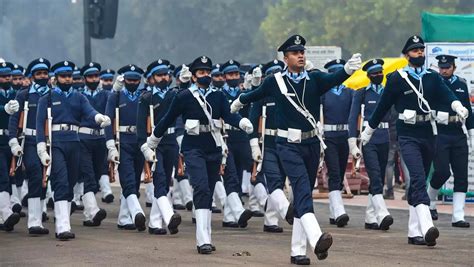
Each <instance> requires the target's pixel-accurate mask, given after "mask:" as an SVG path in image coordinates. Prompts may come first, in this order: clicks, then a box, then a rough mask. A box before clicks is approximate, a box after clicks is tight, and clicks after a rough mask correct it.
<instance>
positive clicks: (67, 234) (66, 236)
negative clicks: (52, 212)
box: [56, 231, 76, 241]
mask: <svg viewBox="0 0 474 267" xmlns="http://www.w3.org/2000/svg"><path fill="white" fill-rule="evenodd" d="M75 237H76V236H75V235H74V233H71V232H69V231H66V232H62V233H59V234H56V238H57V239H59V240H60V241H67V240H69V239H74V238H75Z"/></svg>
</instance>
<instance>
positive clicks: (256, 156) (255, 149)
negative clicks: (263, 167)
mask: <svg viewBox="0 0 474 267" xmlns="http://www.w3.org/2000/svg"><path fill="white" fill-rule="evenodd" d="M250 148H251V149H252V159H253V161H255V162H262V151H261V150H260V146H259V145H258V138H252V139H250Z"/></svg>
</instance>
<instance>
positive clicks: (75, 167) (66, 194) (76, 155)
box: [50, 141, 81, 201]
mask: <svg viewBox="0 0 474 267" xmlns="http://www.w3.org/2000/svg"><path fill="white" fill-rule="evenodd" d="M52 154H53V155H52V162H51V164H52V165H51V177H50V178H51V189H52V190H53V191H54V201H61V200H67V201H71V200H72V198H73V187H74V185H75V184H76V182H77V179H78V176H79V166H80V154H81V146H80V143H79V142H77V141H69V142H54V141H53V149H52Z"/></svg>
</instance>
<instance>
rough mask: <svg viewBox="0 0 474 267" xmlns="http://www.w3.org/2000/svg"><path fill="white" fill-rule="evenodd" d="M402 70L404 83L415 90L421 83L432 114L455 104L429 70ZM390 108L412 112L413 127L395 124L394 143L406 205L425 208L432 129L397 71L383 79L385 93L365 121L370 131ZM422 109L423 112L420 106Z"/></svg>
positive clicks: (439, 78) (427, 202) (440, 79)
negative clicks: (406, 178)
mask: <svg viewBox="0 0 474 267" xmlns="http://www.w3.org/2000/svg"><path fill="white" fill-rule="evenodd" d="M403 70H404V71H406V72H407V73H408V79H409V80H410V81H411V82H412V83H413V85H414V86H415V87H416V88H419V85H420V80H422V85H423V96H424V98H425V99H426V100H427V101H428V103H429V105H430V107H431V109H432V110H436V109H437V108H439V107H440V106H442V105H451V102H452V101H455V100H457V98H456V96H455V95H454V93H453V92H452V91H451V90H450V89H449V88H448V87H447V86H446V84H445V83H444V81H443V80H442V78H441V76H440V75H439V74H437V73H435V72H433V71H431V70H426V69H419V70H415V69H414V68H411V67H406V68H405V69H403ZM392 105H395V110H396V111H397V112H398V113H399V114H403V112H404V111H405V110H414V111H416V115H417V116H416V120H417V121H416V123H415V124H410V123H405V122H404V120H402V119H399V120H398V121H397V124H396V126H397V133H398V142H399V144H400V152H401V153H402V156H403V159H404V161H405V163H406V165H407V168H408V171H409V172H410V188H409V190H408V197H407V200H408V204H410V205H411V206H415V207H416V206H417V205H418V204H424V205H429V204H430V199H429V197H428V194H427V192H426V174H427V173H428V171H429V168H430V165H431V162H432V159H433V152H434V146H433V145H434V137H433V129H432V127H431V124H430V121H429V120H428V119H427V116H426V113H425V112H423V111H422V109H421V108H420V106H419V100H418V97H417V95H416V93H415V92H414V91H413V90H412V89H411V87H410V85H409V84H408V83H407V82H406V81H405V80H404V79H403V78H402V77H401V76H400V74H399V73H398V71H397V72H393V73H391V74H389V75H387V83H386V86H385V89H384V91H383V93H382V96H381V98H380V100H379V102H378V104H377V107H376V108H375V111H374V112H373V113H372V116H371V118H370V120H369V126H370V127H371V128H372V129H376V128H377V127H378V126H379V123H380V122H381V121H382V120H383V118H384V117H385V115H386V114H387V112H388V111H389V110H390V108H391V106H392ZM423 109H427V108H426V107H424V105H423Z"/></svg>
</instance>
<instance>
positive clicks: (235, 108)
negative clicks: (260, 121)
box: [230, 96, 244, 113]
mask: <svg viewBox="0 0 474 267" xmlns="http://www.w3.org/2000/svg"><path fill="white" fill-rule="evenodd" d="M243 107H244V104H242V102H240V96H239V97H238V98H237V99H236V100H234V102H232V104H230V113H237V112H239V110H240V109H242V108H243Z"/></svg>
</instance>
